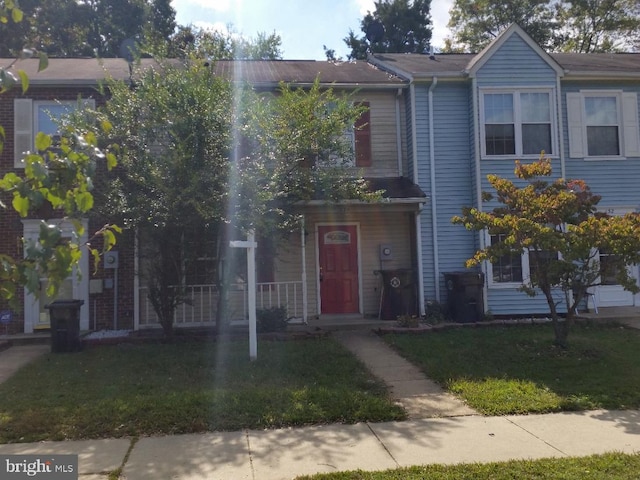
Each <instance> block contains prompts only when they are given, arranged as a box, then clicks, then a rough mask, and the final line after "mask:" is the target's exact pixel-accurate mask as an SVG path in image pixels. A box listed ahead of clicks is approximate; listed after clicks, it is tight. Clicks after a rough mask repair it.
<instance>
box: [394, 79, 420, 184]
mask: <svg viewBox="0 0 640 480" xmlns="http://www.w3.org/2000/svg"><path fill="white" fill-rule="evenodd" d="M401 96H402V89H401V88H398V92H397V93H396V149H397V151H398V153H397V155H398V176H399V177H402V176H403V175H402V128H400V97H401ZM414 183H415V182H414Z"/></svg>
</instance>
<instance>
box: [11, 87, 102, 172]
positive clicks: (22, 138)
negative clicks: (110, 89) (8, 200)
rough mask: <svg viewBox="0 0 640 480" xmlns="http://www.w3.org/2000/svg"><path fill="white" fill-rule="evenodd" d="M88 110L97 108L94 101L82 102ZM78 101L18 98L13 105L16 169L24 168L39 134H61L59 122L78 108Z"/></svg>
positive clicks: (14, 162)
mask: <svg viewBox="0 0 640 480" xmlns="http://www.w3.org/2000/svg"><path fill="white" fill-rule="evenodd" d="M82 104H84V105H85V106H86V107H88V108H95V101H94V100H93V99H87V100H82ZM79 105H80V104H79V103H78V101H76V100H73V101H56V100H32V99H30V98H16V99H15V100H14V103H13V118H14V122H13V125H14V142H13V145H14V161H13V164H14V167H15V168H24V162H23V158H24V155H25V153H26V152H29V151H33V149H34V146H35V137H36V134H37V133H38V132H43V133H46V134H47V135H52V136H54V137H55V136H56V135H59V134H60V127H59V123H58V121H57V120H59V119H61V118H63V117H64V116H65V115H68V114H69V113H72V112H73V111H74V110H76V109H77V108H78V106H79Z"/></svg>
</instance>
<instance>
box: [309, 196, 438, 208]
mask: <svg viewBox="0 0 640 480" xmlns="http://www.w3.org/2000/svg"><path fill="white" fill-rule="evenodd" d="M428 201H429V198H428V197H407V198H397V197H396V198H383V199H382V200H380V201H379V202H367V201H365V200H339V201H337V202H331V201H327V200H309V201H306V202H298V205H302V206H312V207H316V206H317V207H321V206H326V205H374V206H375V205H389V204H392V205H412V204H420V203H427V202H428Z"/></svg>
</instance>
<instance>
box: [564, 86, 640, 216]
mask: <svg viewBox="0 0 640 480" xmlns="http://www.w3.org/2000/svg"><path fill="white" fill-rule="evenodd" d="M580 90H603V91H606V90H615V91H623V92H633V93H636V94H637V95H638V97H639V100H640V85H638V83H636V82H634V83H633V84H631V83H623V82H621V83H618V84H615V83H611V82H609V83H606V84H605V83H594V82H589V83H586V82H580V83H578V82H571V83H563V85H562V96H561V97H562V117H563V126H564V129H563V133H562V134H563V135H564V146H565V152H564V154H565V166H566V175H567V178H573V179H582V180H584V181H586V182H587V184H588V185H589V186H590V187H591V190H592V191H593V193H595V194H597V195H601V196H602V200H601V201H600V206H603V207H614V206H618V207H634V206H635V207H640V158H639V157H627V158H624V159H615V160H591V159H589V160H584V159H580V158H570V157H569V139H568V129H567V93H569V92H579V91H580ZM638 111H640V107H639V109H638Z"/></svg>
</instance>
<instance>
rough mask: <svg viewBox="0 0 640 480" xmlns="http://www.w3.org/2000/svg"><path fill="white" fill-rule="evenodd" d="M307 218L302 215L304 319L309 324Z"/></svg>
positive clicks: (301, 242)
mask: <svg viewBox="0 0 640 480" xmlns="http://www.w3.org/2000/svg"><path fill="white" fill-rule="evenodd" d="M304 229H305V219H304V215H302V216H301V217H300V245H301V252H302V321H303V323H304V324H305V325H306V324H307V316H308V310H307V246H306V243H307V238H306V235H305V233H304Z"/></svg>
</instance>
